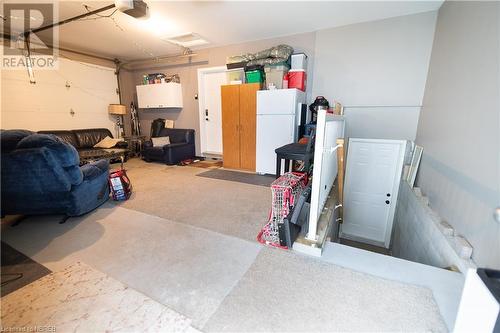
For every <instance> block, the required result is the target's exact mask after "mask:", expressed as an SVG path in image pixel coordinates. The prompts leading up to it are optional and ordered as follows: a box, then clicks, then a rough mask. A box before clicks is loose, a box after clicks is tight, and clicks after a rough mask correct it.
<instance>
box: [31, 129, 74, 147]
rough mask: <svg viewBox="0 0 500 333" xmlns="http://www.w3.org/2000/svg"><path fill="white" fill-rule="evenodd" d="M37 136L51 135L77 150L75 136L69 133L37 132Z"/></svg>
mask: <svg viewBox="0 0 500 333" xmlns="http://www.w3.org/2000/svg"><path fill="white" fill-rule="evenodd" d="M38 133H39V134H53V135H55V136H57V137H58V138H59V139H61V141H62V142H66V143H69V144H70V145H72V146H73V147H75V148H78V141H77V140H76V136H75V134H74V133H73V132H71V131H38Z"/></svg>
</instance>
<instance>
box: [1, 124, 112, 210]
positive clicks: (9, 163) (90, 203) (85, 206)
mask: <svg viewBox="0 0 500 333" xmlns="http://www.w3.org/2000/svg"><path fill="white" fill-rule="evenodd" d="M0 138H1V149H2V150H1V175H2V183H1V189H2V198H1V199H2V206H1V213H2V215H7V214H23V215H38V214H64V215H66V216H78V215H82V214H85V213H88V212H90V211H91V210H93V209H95V208H96V207H98V206H99V205H101V204H103V203H104V202H105V201H106V200H108V198H109V186H108V169H109V162H108V161H107V160H99V161H97V162H95V163H89V164H86V165H84V166H82V167H79V157H78V153H77V151H76V149H75V148H74V147H73V146H71V145H70V144H67V143H64V142H62V141H61V140H60V139H59V138H58V137H56V136H55V135H48V134H35V133H32V132H29V131H24V130H6V131H1V132H0Z"/></svg>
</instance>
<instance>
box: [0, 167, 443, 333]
mask: <svg viewBox="0 0 500 333" xmlns="http://www.w3.org/2000/svg"><path fill="white" fill-rule="evenodd" d="M126 168H127V170H128V174H129V176H130V178H131V181H132V183H133V186H134V194H133V196H132V198H131V199H130V200H128V201H126V202H120V203H116V202H111V201H110V202H108V203H106V204H105V205H103V206H102V207H100V208H99V209H98V210H96V211H94V212H92V213H91V214H87V215H85V216H83V217H78V218H71V219H69V220H68V222H67V223H66V224H58V223H57V222H58V220H59V218H60V217H36V218H28V219H26V220H25V221H24V222H22V223H21V224H20V225H18V226H16V227H14V228H5V230H4V231H3V232H2V240H3V241H5V242H7V243H8V244H9V245H12V246H15V248H16V249H18V250H19V251H21V252H23V253H25V254H26V255H28V256H29V257H31V258H32V259H34V260H36V261H38V262H40V263H41V264H43V265H45V266H46V267H48V268H49V269H51V270H53V271H56V270H61V269H64V268H65V267H67V266H68V265H70V264H72V263H74V262H76V261H81V262H84V263H87V264H88V265H90V266H92V267H94V268H96V269H98V270H99V271H102V272H104V273H105V274H108V275H109V276H111V277H112V278H114V279H116V280H118V281H120V282H122V283H124V284H126V285H128V286H130V287H131V288H134V289H136V290H138V291H139V292H142V293H144V294H145V295H147V296H149V297H151V298H152V299H153V300H156V301H158V302H160V303H162V304H164V305H166V306H168V307H170V308H172V309H173V310H175V311H177V312H179V313H181V314H182V315H184V316H186V317H188V318H189V319H191V320H192V323H193V326H194V327H196V328H198V329H200V328H202V329H203V330H207V331H229V330H232V331H234V330H238V331H245V330H246V331H259V330H260V331H268V330H270V331H300V330H302V331H304V330H307V331H312V330H321V331H327V330H337V329H338V330H346V331H354V330H356V331H360V330H364V331H373V330H384V331H401V330H412V331H418V330H432V331H442V330H444V325H443V322H442V320H441V319H440V314H439V311H438V309H437V307H436V304H435V302H434V300H433V298H432V295H431V292H430V291H429V289H427V288H423V287H416V286H413V285H406V284H402V283H398V282H394V281H389V280H384V279H381V278H377V277H375V276H370V275H365V274H361V273H356V272H354V271H352V270H349V269H344V268H340V267H339V266H336V265H334V264H332V263H327V262H321V261H319V260H317V259H315V258H311V257H304V256H301V255H298V254H296V253H290V252H285V251H281V250H275V249H268V248H265V247H262V246H261V245H260V244H258V243H257V242H256V241H255V236H256V234H257V232H258V231H259V229H260V227H261V226H262V225H263V223H264V222H265V220H266V219H267V214H268V210H269V201H270V189H269V188H266V187H263V186H256V185H249V184H244V183H239V182H232V181H225V180H218V179H210V178H205V177H196V175H197V174H198V173H200V172H203V171H205V170H203V169H201V168H193V167H168V166H165V165H161V164H157V163H150V164H147V163H144V162H142V161H139V160H137V159H135V160H131V161H130V162H127V164H126ZM213 231H216V232H213ZM232 236H236V237H232Z"/></svg>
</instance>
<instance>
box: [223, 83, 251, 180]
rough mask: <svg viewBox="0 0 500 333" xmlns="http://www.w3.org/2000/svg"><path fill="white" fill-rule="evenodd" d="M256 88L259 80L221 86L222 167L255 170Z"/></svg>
mask: <svg viewBox="0 0 500 333" xmlns="http://www.w3.org/2000/svg"><path fill="white" fill-rule="evenodd" d="M259 89H260V83H249V84H235V85H227V86H222V87H221V97H222V161H223V166H224V167H225V168H229V169H241V170H247V171H255V145H256V143H255V141H256V139H255V133H256V123H257V91H258V90H259Z"/></svg>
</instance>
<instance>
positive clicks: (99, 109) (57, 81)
mask: <svg viewBox="0 0 500 333" xmlns="http://www.w3.org/2000/svg"><path fill="white" fill-rule="evenodd" d="M35 78H36V84H30V83H29V80H28V75H27V72H26V71H25V70H9V71H4V70H2V77H1V81H2V85H1V92H2V94H1V95H2V101H1V107H2V108H1V120H2V122H1V127H2V128H3V129H15V128H22V129H29V130H33V131H39V130H56V129H77V128H92V127H106V128H109V129H110V130H111V131H112V133H113V134H115V125H114V123H115V118H113V117H112V116H110V115H108V105H109V104H110V103H118V100H119V98H118V95H117V93H116V88H117V82H116V76H115V74H114V69H113V68H109V67H102V66H97V65H93V64H87V63H81V62H78V61H72V60H68V59H64V58H59V69H58V70H56V71H55V70H35ZM66 83H68V84H69V85H70V87H69V88H67V87H66ZM71 109H72V110H73V111H74V112H75V114H74V116H72V115H71V114H70V111H71Z"/></svg>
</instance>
